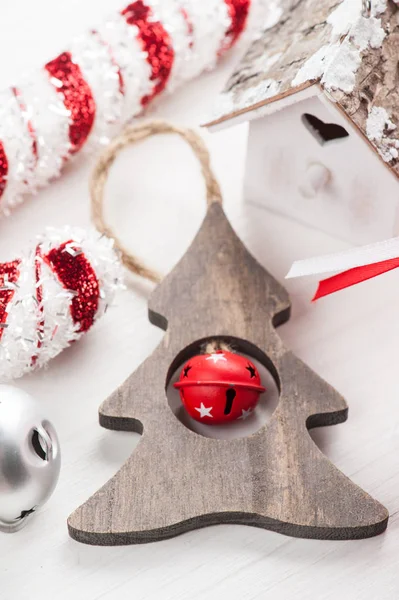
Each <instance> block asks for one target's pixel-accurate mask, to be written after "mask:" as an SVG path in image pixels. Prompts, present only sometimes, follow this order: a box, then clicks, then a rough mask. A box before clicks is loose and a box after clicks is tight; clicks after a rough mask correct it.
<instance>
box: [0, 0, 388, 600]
mask: <svg viewBox="0 0 399 600" xmlns="http://www.w3.org/2000/svg"><path fill="white" fill-rule="evenodd" d="M6 4H7V7H5V6H3V11H2V17H1V20H0V51H1V55H2V60H1V71H0V83H1V84H6V83H9V82H10V79H13V78H14V75H15V73H19V72H21V71H22V70H23V69H24V68H26V67H29V66H34V65H36V64H39V63H40V62H43V61H44V60H45V59H47V58H48V57H51V56H52V55H53V54H54V53H55V52H56V51H57V50H60V49H63V44H66V43H67V42H68V39H69V38H70V37H71V35H73V34H75V33H78V32H79V31H80V30H82V29H84V27H86V26H88V25H92V24H94V23H95V22H96V21H98V20H99V19H101V18H102V17H103V15H104V14H106V13H107V12H108V11H109V10H110V9H112V8H113V7H115V6H118V5H120V1H118V0H96V1H94V0H85V2H82V0H69V1H68V2H65V3H61V2H51V1H50V0H36V2H29V1H28V0H19V2H14V3H9V2H7V3H6ZM233 62H234V57H230V58H229V59H227V60H225V61H224V63H223V64H222V65H221V66H220V68H219V69H218V71H217V72H215V73H212V74H208V75H206V76H204V77H203V78H202V79H201V81H200V82H196V83H193V84H190V85H187V86H186V88H185V89H184V91H180V92H178V93H176V94H175V95H174V96H173V97H171V98H168V99H165V100H163V101H162V102H160V103H159V104H158V105H157V106H156V109H155V110H154V111H153V114H156V115H157V116H163V117H167V118H170V119H172V120H173V121H174V122H177V123H184V124H190V125H196V124H198V123H199V122H200V121H201V118H202V116H203V114H204V112H205V111H206V109H207V108H209V106H210V105H211V103H212V101H213V97H214V95H215V94H216V92H217V90H218V89H219V88H220V86H221V85H222V83H223V81H224V79H225V78H226V75H227V73H228V72H229V70H230V69H231V68H232V64H233ZM245 136H246V128H245V126H240V127H239V128H235V129H231V130H227V131H223V132H220V133H217V134H212V135H209V134H205V137H206V139H207V142H208V143H209V147H210V149H211V152H212V158H213V163H214V167H215V169H216V172H217V175H218V177H219V179H220V182H221V185H222V188H223V191H224V194H225V202H226V211H227V214H228V215H229V217H230V218H231V221H232V223H233V225H234V227H235V229H236V230H237V232H238V233H239V235H240V236H241V237H242V239H243V240H244V241H245V243H246V244H247V245H248V247H249V249H250V250H251V251H252V252H253V254H254V255H255V256H256V258H257V259H258V260H259V261H260V262H261V263H262V264H263V265H265V266H266V267H267V268H268V269H269V270H270V271H271V272H272V273H273V274H274V275H275V276H276V277H277V278H278V279H280V280H283V277H284V275H285V273H286V272H287V270H288V267H289V266H290V264H291V262H292V260H294V259H295V258H299V257H306V256H311V255H314V254H318V253H323V252H330V251H334V250H338V249H342V248H345V244H344V243H343V242H342V241H339V240H336V239H334V238H332V237H329V236H327V235H325V234H322V233H320V232H318V231H316V230H312V229H307V228H306V227H303V226H300V225H298V224H295V223H293V222H290V221H289V220H287V219H286V218H282V217H279V216H276V215H273V214H270V213H268V212H266V211H265V210H263V209H260V208H256V207H254V206H251V205H249V204H247V203H246V204H245V203H243V200H242V197H241V189H240V186H241V183H242V174H243V158H244V153H245ZM171 150H173V152H171ZM298 151H299V149H298ZM92 164H93V161H92V160H79V161H78V162H77V163H76V164H75V165H73V166H72V167H69V168H68V169H67V172H66V173H65V175H64V177H63V178H62V179H61V180H60V181H58V182H56V183H54V184H53V185H52V186H51V187H50V188H49V189H47V190H45V191H43V192H42V193H41V194H40V195H39V196H38V197H37V198H34V199H32V200H30V201H27V202H26V203H25V205H24V206H22V207H21V208H20V209H19V210H18V211H17V212H15V213H14V214H13V215H12V217H10V218H9V219H8V220H5V221H2V222H1V224H0V227H1V236H0V260H2V261H3V260H8V259H11V258H13V257H15V256H16V255H18V253H19V251H20V250H21V249H22V248H24V247H27V246H29V239H32V237H33V236H34V235H35V234H36V233H39V232H40V231H41V230H42V229H43V228H44V227H45V226H47V225H63V224H76V225H80V226H88V224H89V207H88V175H89V172H90V168H91V166H92ZM383 200H384V199H383V198H381V202H383ZM108 205H109V211H108V213H109V220H110V221H111V222H112V223H113V224H114V226H115V227H117V228H118V230H119V232H120V235H121V236H123V238H124V239H125V240H126V243H127V244H129V246H130V247H131V248H132V249H134V250H135V251H136V252H137V253H139V254H140V255H142V256H143V257H145V258H146V259H147V261H148V262H149V263H150V264H152V265H153V266H155V267H157V268H159V269H161V270H162V271H163V272H165V273H166V272H167V271H168V270H169V269H170V268H172V267H173V265H174V264H175V263H176V261H177V260H178V259H179V258H180V257H181V256H182V254H183V253H184V251H185V249H186V248H187V245H188V244H189V242H190V240H191V239H192V237H193V236H194V234H195V232H196V230H197V229H198V227H199V224H200V222H201V218H202V216H203V214H204V211H205V205H204V200H203V187H202V183H201V180H200V177H199V174H198V170H197V167H196V164H195V161H194V159H193V158H192V157H191V155H190V152H189V151H188V150H187V149H186V148H185V147H184V145H183V144H182V143H181V142H180V141H176V140H174V139H172V138H171V139H168V140H165V139H164V140H163V141H162V142H161V141H160V140H159V139H158V140H155V141H151V142H148V143H146V144H145V145H144V146H143V148H142V149H140V152H138V151H137V149H134V150H131V151H127V152H125V154H124V155H123V156H122V157H121V158H120V160H119V161H118V164H117V165H115V168H114V170H113V172H112V174H111V178H110V182H109V186H108ZM237 276H239V273H238V274H237ZM286 285H287V288H288V290H289V292H290V293H291V296H292V300H293V316H292V319H291V321H290V322H289V323H288V324H286V325H284V326H283V327H281V329H280V334H281V336H282V338H283V339H284V342H285V343H286V344H287V345H289V346H290V347H291V348H292V349H293V350H294V351H295V352H296V353H297V354H298V355H299V356H300V357H301V358H302V359H303V360H305V361H306V362H307V363H308V364H309V365H310V366H311V367H312V368H314V369H315V370H316V371H317V372H318V373H319V374H320V375H321V376H323V377H324V378H325V379H327V380H328V381H329V382H330V383H332V384H333V385H335V386H336V388H337V389H338V390H339V391H340V392H341V393H342V394H344V396H345V397H346V398H347V400H348V403H349V407H350V408H349V420H348V421H347V423H345V424H342V425H339V426H336V427H330V428H325V429H318V430H315V431H313V432H312V433H311V435H312V437H313V438H314V440H315V441H316V443H317V444H318V445H319V446H320V447H321V448H322V450H323V451H324V452H325V453H326V454H327V455H328V456H329V458H330V459H331V460H332V461H333V462H334V463H335V464H336V465H337V466H338V467H339V468H340V469H341V470H342V471H343V472H344V473H346V474H347V475H348V476H349V477H351V478H352V479H353V480H354V481H355V482H356V483H358V484H359V485H360V486H362V487H363V488H364V489H365V490H367V491H368V492H369V493H371V494H372V495H373V496H375V497H376V498H377V499H378V500H379V501H381V502H382V503H383V504H385V505H386V506H387V507H388V509H389V511H390V514H391V518H390V522H389V526H388V530H387V532H386V533H385V534H383V535H381V536H379V537H377V538H374V539H369V540H364V541H346V542H329V541H313V540H300V539H291V538H288V537H284V536H281V535H278V534H275V533H271V532H268V531H265V530H262V529H253V528H250V527H244V526H227V525H224V526H218V527H211V528H208V529H202V530H200V531H197V532H191V533H188V534H186V535H183V536H181V537H178V538H174V539H171V540H168V541H164V542H160V543H156V544H149V545H140V546H127V547H111V548H100V547H91V546H85V545H81V544H78V543H77V542H74V541H73V540H71V539H70V538H69V537H68V533H67V529H66V518H67V516H68V514H69V513H70V512H71V511H72V510H73V509H74V508H75V507H76V506H78V505H79V504H80V503H81V502H83V501H84V500H85V499H87V498H88V496H89V495H90V494H91V493H93V492H94V491H95V490H97V489H98V487H99V486H100V485H102V484H103V483H104V482H105V481H106V480H107V479H108V478H109V477H110V476H112V475H113V474H114V473H115V472H116V470H117V469H118V468H119V467H120V465H121V464H122V463H123V461H124V460H125V459H126V458H127V456H128V455H129V454H130V452H131V451H132V450H133V449H134V446H135V444H136V443H137V439H138V436H136V435H133V434H128V433H118V432H112V431H106V430H103V429H101V428H100V426H99V425H98V422H97V409H98V406H99V404H100V402H101V401H102V400H103V399H104V398H105V397H106V396H107V395H108V394H109V393H110V392H111V391H112V390H113V389H114V388H115V387H116V386H117V385H118V384H120V383H121V382H122V381H123V380H124V378H125V377H126V376H127V375H128V374H129V373H130V372H131V371H132V370H133V369H134V368H135V367H137V366H138V365H139V364H140V363H141V362H142V360H143V359H144V358H145V357H146V356H147V355H148V354H149V353H150V352H151V351H152V350H153V348H154V347H155V346H156V344H157V343H158V341H159V340H160V338H161V336H162V332H161V331H159V330H157V329H156V328H155V327H153V326H152V325H150V324H149V323H148V321H147V317H146V302H147V298H148V295H149V293H150V291H151V286H150V285H147V284H146V283H142V282H139V281H132V282H131V284H129V286H128V289H127V291H126V292H124V293H121V294H120V295H119V296H118V299H117V304H116V306H115V307H114V308H112V309H111V310H109V312H108V313H107V315H106V316H105V318H104V319H103V320H102V321H101V322H100V323H98V325H97V327H96V328H95V329H94V330H93V331H91V332H90V333H89V334H88V335H87V336H86V338H85V339H84V340H82V341H80V342H79V343H78V344H75V345H74V347H73V348H71V349H69V350H68V351H66V352H64V353H63V354H62V356H60V357H59V358H57V359H56V360H54V361H53V362H52V363H51V365H50V366H49V368H48V369H47V370H42V371H40V372H37V373H35V374H33V375H31V376H28V377H25V378H24V379H22V380H20V381H19V382H18V385H20V386H21V387H22V388H23V389H25V390H27V391H29V392H31V393H32V394H34V395H35V396H37V397H38V398H40V400H41V402H42V403H43V405H44V406H45V407H46V410H47V412H48V416H49V417H50V418H51V420H52V421H53V422H54V424H55V426H56V427H57V429H58V432H59V436H60V440H61V444H62V455H63V464H62V471H61V476H60V481H59V484H58V487H57V489H56V491H55V493H54V495H53V497H52V498H51V500H50V501H49V502H48V504H47V505H46V507H45V508H44V509H43V510H42V511H41V512H40V513H39V514H37V515H36V517H35V519H32V520H31V522H30V523H29V524H28V526H27V527H26V528H25V529H24V530H22V531H21V532H19V533H18V534H15V535H5V534H3V535H1V536H0V590H1V591H0V598H1V600H28V599H29V600H36V599H37V600H39V599H41V598H57V600H71V599H73V600H98V599H100V598H101V600H125V599H129V600H130V599H131V598H135V599H137V600H144V599H146V600H156V599H159V598H162V599H164V600H171V599H173V600H189V599H190V600H194V599H197V598H207V599H210V600H216V599H220V598H226V599H227V598H229V599H231V600H235V599H236V600H252V599H255V598H259V599H262V600H268V599H273V600H277V599H281V600H283V599H286V598H294V597H295V598H298V599H300V598H303V599H308V598H317V599H318V600H327V599H335V598H339V599H340V600H346V599H348V600H349V599H350V600H355V599H362V600H375V599H376V598H378V600H394V599H396V598H398V594H399V574H398V556H399V532H398V529H399V527H398V518H397V512H398V510H399V469H398V463H399V421H398V418H399V393H398V389H399V377H398V373H399V370H398V356H399V319H398V313H399V274H398V273H397V272H395V271H393V272H391V273H389V274H387V275H385V276H383V277H381V278H379V279H376V280H374V281H369V282H367V283H365V284H362V285H360V286H357V287H355V288H352V289H350V290H347V291H344V292H342V293H340V294H337V295H335V297H331V298H328V299H325V300H323V301H320V302H319V303H317V304H316V305H311V303H310V297H311V294H312V292H313V291H314V282H311V281H293V280H290V281H288V282H287V284H286ZM248 302H251V298H248ZM149 385H150V382H149Z"/></svg>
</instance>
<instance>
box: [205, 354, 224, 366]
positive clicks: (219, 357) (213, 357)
mask: <svg viewBox="0 0 399 600" xmlns="http://www.w3.org/2000/svg"><path fill="white" fill-rule="evenodd" d="M206 360H213V363H214V364H216V363H217V362H219V360H227V358H226V357H225V355H224V354H219V353H215V354H211V355H210V356H208V358H207V359H206Z"/></svg>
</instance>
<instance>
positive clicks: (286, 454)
mask: <svg viewBox="0 0 399 600" xmlns="http://www.w3.org/2000/svg"><path fill="white" fill-rule="evenodd" d="M170 132H175V133H178V134H179V135H181V136H182V137H183V138H184V139H186V140H187V141H188V142H189V143H190V145H191V146H192V147H193V150H194V152H195V153H196V154H197V156H198V157H199V158H200V161H201V165H202V170H203V173H204V175H205V178H206V183H207V192H208V211H207V215H206V217H205V219H204V222H203V224H202V226H201V228H200V230H199V232H198V234H197V236H196V238H195V239H194V241H193V243H192V244H191V247H190V248H189V250H188V251H187V253H186V254H185V256H184V257H183V258H182V259H181V261H180V263H179V264H178V265H177V266H176V267H175V269H174V270H173V271H172V272H171V273H170V274H169V275H168V276H167V277H166V278H165V279H164V280H163V281H162V283H161V284H160V285H159V286H158V287H157V288H156V289H155V291H154V293H153V295H152V297H151V299H150V302H149V319H150V321H151V323H153V324H155V325H157V326H158V327H160V328H162V329H163V330H165V332H166V333H165V336H164V338H163V340H162V342H161V344H160V345H159V347H158V348H157V349H156V350H155V352H154V353H153V354H152V356H150V357H149V358H148V359H147V360H146V361H145V362H144V363H143V364H142V365H141V366H140V367H139V368H138V369H137V371H135V372H134V373H132V375H130V377H129V378H128V379H127V380H126V381H125V382H124V383H123V384H122V385H121V386H120V387H119V388H118V389H117V390H116V391H115V392H114V393H113V394H112V395H111V396H110V397H109V398H108V399H107V400H106V401H105V402H104V403H103V404H102V405H101V407H100V424H101V425H102V426H103V427H106V428H109V429H115V430H128V431H136V432H139V433H142V438H141V440H140V442H139V444H138V446H137V448H136V449H135V450H134V452H133V454H132V455H131V457H130V458H129V459H128V460H127V462H126V463H125V464H124V465H123V466H122V468H121V469H120V470H119V471H118V473H117V474H116V475H115V476H114V477H113V478H112V479H111V480H110V481H108V483H106V484H105V485H104V486H103V487H102V488H101V489H100V490H99V491H98V492H96V493H95V494H94V495H93V496H92V497H91V498H90V499H89V500H88V501H87V502H85V503H84V504H83V505H82V506H80V507H79V508H78V509H77V510H75V512H74V513H73V514H72V515H71V516H70V517H69V520H68V527H69V533H70V535H71V536H72V537H73V538H74V539H76V540H78V541H80V542H84V543H88V544H96V545H116V544H133V543H142V542H150V541H156V540H162V539H165V538H169V537H172V536H175V535H178V534H181V533H184V532H186V531H189V530H192V529H197V528H200V527H205V526H207V525H214V524H219V523H239V524H246V525H253V526H256V527H263V528H265V529H270V530H273V531H277V532H280V533H284V534H287V535H292V536H298V537H305V538H320V539H355V538H366V537H370V536H374V535H377V534H379V533H381V532H382V531H384V530H385V528H386V526H387V521H388V513H387V510H386V509H385V508H384V507H383V506H382V505H381V504H379V503H378V502H377V501H376V500H374V499H373V498H371V497H370V496H369V495H368V494H367V493H366V492H364V491H363V490H362V489H360V488H359V487H358V486H357V485H355V484H354V483H353V482H352V481H351V480H350V479H348V478H347V477H346V476H345V475H343V474H342V473H341V472H340V471H339V470H338V469H337V468H336V467H335V466H334V465H333V464H332V463H331V462H330V461H329V460H328V459H327V458H326V457H325V456H324V455H323V453H322V452H321V451H320V449H319V448H318V447H317V446H316V444H315V443H314V442H313V440H312V439H311V437H310V436H309V434H308V429H310V428H312V427H320V426H323V425H333V424H335V423H341V422H343V421H345V420H346V418H347V410H348V409H347V405H346V402H345V400H344V399H343V398H342V397H341V396H340V394H338V392H336V390H335V389H334V388H333V387H331V386H330V385H329V384H328V383H326V382H325V381H323V380H322V379H321V378H320V377H319V376H318V375H316V374H315V373H314V372H313V371H312V370H311V369H310V368H309V367H308V366H306V365H305V364H304V363H303V362H302V361H301V360H299V359H298V358H297V357H296V356H295V355H294V354H293V353H292V352H290V351H289V350H287V349H286V348H285V347H284V346H283V344H282V342H281V340H280V338H279V337H278V335H277V333H276V331H275V327H277V326H278V325H280V324H281V323H283V322H285V321H287V320H288V318H289V315H290V301H289V298H288V294H287V292H286V291H285V289H284V288H283V287H282V286H281V285H280V284H279V283H278V282H277V281H276V280H275V279H274V278H273V277H272V276H271V275H270V274H269V273H268V272H267V271H266V270H265V269H264V268H263V267H262V266H261V265H260V264H259V263H258V262H257V261H256V260H255V259H254V258H253V257H252V256H251V255H250V254H249V252H248V251H247V249H246V248H245V247H244V245H243V244H242V242H241V241H240V240H239V239H238V237H237V235H236V234H235V233H234V231H233V229H232V228H231V226H230V223H229V222H228V220H227V218H226V216H225V214H224V212H223V209H222V205H221V195H220V191H219V187H218V185H217V183H216V181H215V179H214V177H213V175H212V173H211V170H210V167H209V162H208V155H207V152H206V149H205V148H204V147H203V145H202V142H201V140H199V139H198V137H197V136H196V135H195V134H194V133H193V132H187V131H185V130H179V129H177V128H174V127H171V126H168V125H167V124H165V123H155V124H149V125H148V124H145V125H144V126H140V127H138V128H135V129H130V130H127V132H126V134H125V137H124V138H123V139H122V140H121V139H118V140H116V141H115V142H114V144H113V145H112V146H111V147H110V148H109V149H108V150H107V153H106V154H105V155H104V156H103V158H102V159H101V161H100V164H99V166H98V168H97V171H96V173H95V177H94V182H95V183H93V188H92V192H93V198H94V219H95V222H96V224H97V226H98V227H99V228H100V229H101V230H106V232H107V233H108V234H112V232H111V231H110V230H109V228H106V227H105V225H104V222H103V219H102V214H101V202H100V199H101V194H102V187H103V184H104V181H105V179H106V174H107V171H108V169H109V167H110V165H111V164H112V162H113V160H114V158H115V156H116V154H117V151H118V150H119V149H120V148H122V147H123V146H124V145H126V144H127V143H129V142H132V141H137V140H140V139H143V138H145V137H147V136H149V135H152V134H153V133H170ZM116 244H117V246H118V245H119V247H120V244H119V242H118V240H116ZM124 260H125V262H126V263H127V264H129V265H130V266H131V267H132V264H133V263H134V265H135V266H134V269H135V270H136V271H137V270H139V271H140V269H141V270H143V267H142V265H141V264H140V263H138V262H137V261H135V260H133V259H132V257H127V255H126V254H125V255H124ZM144 270H145V269H144ZM148 273H149V274H150V276H151V277H152V279H156V276H155V274H154V273H152V272H151V271H148V270H147V275H148ZM198 315H201V318H198ZM183 323H184V326H182V324H183ZM207 340H224V341H226V342H227V343H231V344H232V345H233V346H235V347H237V348H239V350H240V352H242V353H245V354H248V355H250V356H252V357H253V358H254V359H257V360H259V361H260V362H261V363H263V364H264V365H265V366H267V367H268V369H269V370H270V372H271V373H272V374H273V376H274V378H275V380H276V382H277V384H278V387H279V390H280V399H279V403H278V406H277V408H276V410H275V411H274V413H273V415H272V417H271V419H270V420H269V421H268V422H267V423H266V424H264V425H263V426H262V427H261V428H260V429H259V430H258V431H257V432H256V433H253V434H251V435H249V436H248V437H242V438H238V439H230V440H220V439H211V438H208V437H204V436H202V435H199V434H197V433H195V432H194V431H191V430H190V429H188V428H186V427H185V426H184V425H183V424H182V423H181V422H180V421H179V420H178V418H177V417H176V416H175V415H174V414H173V413H172V410H171V408H170V406H169V404H168V400H167V397H166V392H165V390H166V387H167V385H168V383H169V381H170V379H171V376H172V374H173V373H174V372H175V371H176V370H177V369H179V370H180V369H181V367H182V366H183V365H184V363H185V362H186V361H187V360H188V359H190V358H191V357H193V356H195V355H198V354H199V351H200V348H201V346H202V345H203V343H204V342H205V341H207ZM226 426H227V427H228V426H229V425H226Z"/></svg>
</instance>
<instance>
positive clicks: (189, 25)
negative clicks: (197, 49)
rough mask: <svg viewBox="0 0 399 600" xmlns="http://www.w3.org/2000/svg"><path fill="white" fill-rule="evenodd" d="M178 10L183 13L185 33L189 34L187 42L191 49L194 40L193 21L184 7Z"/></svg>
mask: <svg viewBox="0 0 399 600" xmlns="http://www.w3.org/2000/svg"><path fill="white" fill-rule="evenodd" d="M180 12H181V14H182V15H183V19H184V20H185V22H186V27H187V33H188V35H189V36H190V43H189V45H188V47H189V48H190V50H191V49H192V48H193V46H194V40H193V33H194V25H193V22H192V20H191V18H190V15H189V14H188V12H187V11H186V9H185V8H181V9H180Z"/></svg>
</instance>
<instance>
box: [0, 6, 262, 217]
mask: <svg viewBox="0 0 399 600" xmlns="http://www.w3.org/2000/svg"><path fill="white" fill-rule="evenodd" d="M247 10H248V16H247V18H246V19H244V20H241V21H240V15H241V16H242V14H243V13H245V11H247ZM268 11H269V0H201V2H200V1H199V0H138V1H136V2H132V3H131V4H129V5H127V6H126V5H125V6H124V7H122V9H121V11H119V12H117V13H116V14H114V15H113V16H111V17H110V18H109V19H108V20H106V21H105V22H104V23H103V24H102V25H100V26H98V27H97V28H96V29H91V30H90V31H88V32H87V33H86V34H84V35H82V36H80V37H79V38H78V39H76V40H75V41H74V42H73V43H72V44H71V45H70V47H69V49H68V52H67V53H63V54H64V57H65V56H66V55H68V57H69V60H70V63H71V64H72V67H73V68H75V67H76V68H77V69H78V71H79V73H78V75H77V74H76V72H75V73H72V75H71V73H70V72H66V71H65V73H64V80H63V79H62V77H61V79H59V78H57V76H54V74H51V72H49V69H48V64H49V63H48V64H47V65H46V66H45V67H44V68H41V69H39V70H38V71H37V72H35V73H33V74H32V75H31V76H29V77H28V78H27V79H25V80H23V81H21V82H20V83H19V84H17V85H16V86H15V87H14V88H12V89H11V90H6V91H4V92H3V93H2V94H0V99H1V102H0V111H1V115H0V116H1V118H0V213H3V214H4V213H5V214H7V213H8V212H9V210H10V209H11V208H12V207H13V206H14V205H15V204H17V203H18V202H20V201H21V200H22V198H23V196H24V195H25V194H27V193H33V192H35V191H36V190H37V189H38V188H40V187H42V186H45V185H47V184H48V183H49V182H50V181H52V180H53V179H54V178H55V177H57V176H58V175H59V174H60V172H61V169H62V166H63V165H64V163H65V161H66V160H67V159H68V158H70V157H71V156H72V154H76V152H78V151H80V150H81V149H82V148H84V147H86V148H87V149H89V150H90V149H92V148H93V146H96V145H98V144H100V143H107V142H108V140H109V138H110V137H111V136H112V135H114V134H115V133H116V132H117V131H118V130H120V129H121V128H122V127H123V126H124V124H125V123H126V122H127V121H128V120H130V119H131V118H132V117H134V116H136V115H138V114H140V113H141V112H142V110H143V108H144V107H145V106H146V104H147V103H148V101H150V100H152V98H153V97H155V96H156V95H159V94H160V93H161V92H162V91H163V90H164V89H165V90H167V91H171V90H173V89H175V88H176V87H177V86H178V85H181V84H182V83H183V82H185V81H187V80H189V79H192V78H193V77H195V76H197V75H198V74H199V73H201V72H202V71H204V70H208V69H211V68H213V67H214V65H215V63H216V61H217V59H218V57H219V56H220V55H221V54H222V53H223V52H224V51H225V50H226V49H228V48H229V47H230V45H231V44H232V43H234V42H235V40H236V39H237V38H238V37H239V35H240V33H242V30H244V29H245V28H248V27H249V24H252V25H254V26H256V27H257V28H259V29H261V28H262V24H263V22H264V20H265V18H266V16H267V14H268ZM255 15H256V19H255ZM251 17H252V18H251ZM129 19H130V20H129ZM254 21H256V23H254ZM151 27H154V28H155V29H154V31H153V33H151ZM157 27H158V29H156V28H157ZM151 35H153V39H151ZM163 35H164V37H165V39H164V46H157V44H159V43H160V42H159V39H161V42H162V39H163V38H162V36H163ZM154 47H155V48H158V47H159V48H160V50H159V52H160V56H158V55H156V56H155V57H154V56H152V54H151V52H153V49H154ZM168 52H169V55H168ZM165 55H168V56H169V58H168V56H167V58H166V59H165ZM61 56H62V55H60V56H58V57H57V58H56V59H54V60H53V61H50V62H52V63H54V62H55V61H57V60H59V59H60V57H61ZM162 60H169V63H171V64H168V65H166V66H165V65H162ZM159 64H160V65H161V68H159ZM162 68H164V70H163V71H162ZM53 69H55V70H57V65H55V66H54V65H53ZM57 72H60V71H57ZM61 73H62V71H61ZM79 77H80V78H81V83H79ZM71 81H72V82H73V81H74V82H75V88H74V89H73V90H72V91H71V90H69V91H68V89H66V87H65V86H68V85H71ZM72 85H73V83H72ZM79 85H80V86H81V88H82V89H81V90H79ZM76 86H77V87H76ZM85 90H86V92H85ZM79 91H81V92H82V94H81V96H82V97H81V98H80V99H79ZM68 93H69V96H68ZM85 93H86V96H85V95H84V94H85ZM87 94H89V95H90V98H91V99H90V98H89V100H87ZM74 102H75V104H76V103H79V102H80V105H79V106H77V107H76V106H73V103H74ZM90 102H92V104H93V105H94V106H95V109H92V113H93V112H94V113H95V114H94V115H93V114H91V116H90V119H91V120H90V119H89V117H88V116H87V114H86V115H85V112H84V111H86V112H87V105H88V104H90ZM71 103H72V104H71ZM79 110H80V112H79ZM85 118H86V120H87V121H86V123H84V122H83V121H84V119H85ZM73 127H74V128H75V131H74V132H73V131H72V130H71V128H73ZM79 127H81V128H82V135H81V138H79ZM85 127H86V130H85ZM76 130H78V138H79V139H78V141H76ZM74 136H75V137H74Z"/></svg>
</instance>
